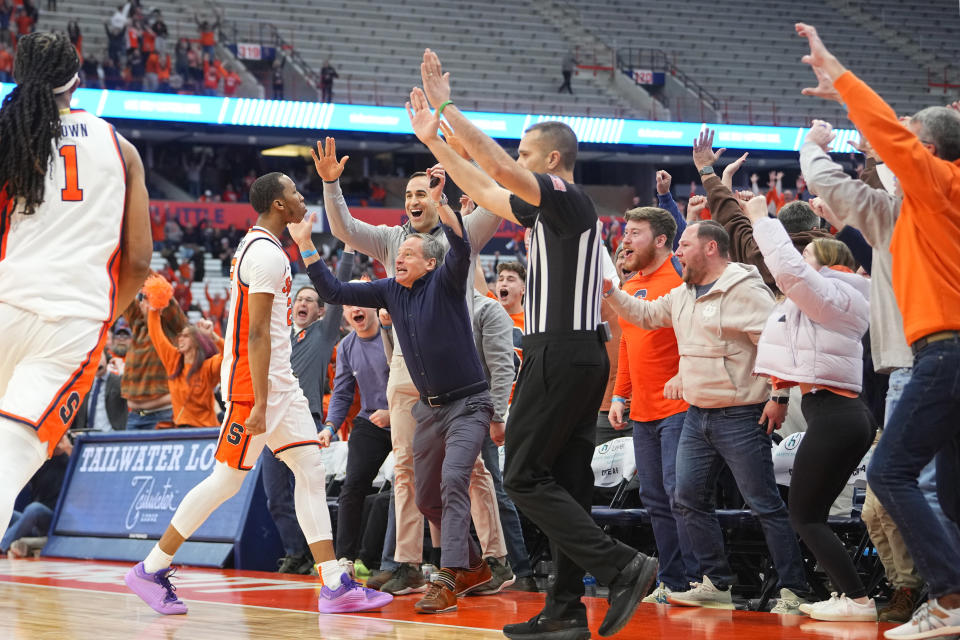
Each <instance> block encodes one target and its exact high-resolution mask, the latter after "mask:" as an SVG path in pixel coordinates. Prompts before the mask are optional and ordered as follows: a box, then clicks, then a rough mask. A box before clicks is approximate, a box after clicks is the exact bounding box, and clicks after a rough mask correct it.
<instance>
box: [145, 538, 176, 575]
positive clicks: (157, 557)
mask: <svg viewBox="0 0 960 640" xmlns="http://www.w3.org/2000/svg"><path fill="white" fill-rule="evenodd" d="M171 562H173V556H171V555H170V554H168V553H164V552H163V551H161V550H160V545H159V544H155V545H153V549H151V550H150V553H149V554H147V557H146V558H144V560H143V570H144V571H146V572H147V573H156V572H157V571H160V570H161V569H166V568H167V567H169V566H170V563H171Z"/></svg>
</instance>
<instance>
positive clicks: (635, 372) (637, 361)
mask: <svg viewBox="0 0 960 640" xmlns="http://www.w3.org/2000/svg"><path fill="white" fill-rule="evenodd" d="M679 270H680V265H679V263H677V262H676V258H674V257H672V256H671V257H670V258H668V259H667V260H665V261H664V262H663V264H662V265H660V268H658V269H657V270H656V271H654V272H653V273H650V274H646V275H644V274H643V273H637V274H636V275H635V276H633V277H632V278H630V279H629V280H627V281H626V282H625V283H623V287H622V289H623V291H625V292H626V293H629V294H630V295H632V296H633V297H635V298H641V299H643V300H656V299H657V298H659V297H661V296H663V295H664V294H666V293H668V292H669V291H670V290H671V289H673V288H674V287H676V286H677V285H679V284H681V283H682V282H683V280H682V279H681V277H680V274H679ZM619 323H620V328H621V330H622V331H623V335H622V337H621V338H620V358H619V360H618V364H617V384H616V386H615V387H614V389H613V393H614V395H617V396H621V397H623V398H632V399H631V402H630V419H631V420H636V421H637V422H650V421H652V420H662V419H663V418H666V417H669V416H672V415H674V414H677V413H682V412H683V411H686V410H687V408H688V407H689V405H688V404H687V403H686V402H684V401H683V400H668V399H666V398H664V397H663V385H665V384H666V383H667V382H668V381H669V380H670V378H672V377H673V376H675V375H677V371H678V370H679V368H680V352H679V351H678V350H677V336H676V334H674V332H673V329H672V328H670V327H667V328H664V329H655V330H653V331H649V330H647V329H641V328H640V327H638V326H636V325H634V324H630V323H629V322H627V321H626V320H624V319H623V318H620V320H619Z"/></svg>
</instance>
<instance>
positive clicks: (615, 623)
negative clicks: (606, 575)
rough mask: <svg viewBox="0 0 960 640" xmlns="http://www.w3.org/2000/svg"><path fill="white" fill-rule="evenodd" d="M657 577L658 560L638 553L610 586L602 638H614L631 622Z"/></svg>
mask: <svg viewBox="0 0 960 640" xmlns="http://www.w3.org/2000/svg"><path fill="white" fill-rule="evenodd" d="M656 577H657V559H656V558H651V557H650V556H646V555H644V554H642V553H638V554H637V555H635V556H634V557H633V560H631V561H630V563H629V564H627V566H625V567H624V568H623V569H621V570H620V573H618V574H617V577H616V578H614V579H613V581H612V582H611V583H610V584H609V585H608V586H609V589H610V595H609V596H607V602H609V603H610V608H609V609H607V615H606V616H604V618H603V622H602V623H601V624H600V635H601V636H612V635H613V634H615V633H617V632H618V631H620V630H621V629H623V628H624V627H625V626H627V622H629V621H630V617H631V616H632V615H633V613H634V612H635V611H636V610H637V603H638V602H640V599H641V598H642V597H643V596H645V595H647V592H648V591H650V587H651V586H653V581H654V580H655V579H656Z"/></svg>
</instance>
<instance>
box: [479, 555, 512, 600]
mask: <svg viewBox="0 0 960 640" xmlns="http://www.w3.org/2000/svg"><path fill="white" fill-rule="evenodd" d="M487 564H488V565H489V566H490V573H492V574H493V577H492V578H490V582H488V583H487V584H485V585H483V586H482V587H479V588H478V589H476V590H475V591H474V592H473V593H474V594H475V595H478V596H492V595H493V594H495V593H500V592H501V591H503V590H504V589H508V588H509V587H510V586H511V585H512V584H513V583H514V582H516V581H517V576H515V575H514V574H513V569H511V568H510V563H509V562H508V561H507V560H506V559H503V560H498V559H497V558H487Z"/></svg>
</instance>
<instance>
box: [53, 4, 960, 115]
mask: <svg viewBox="0 0 960 640" xmlns="http://www.w3.org/2000/svg"><path fill="white" fill-rule="evenodd" d="M71 4H72V5H73V6H72V7H71V11H70V12H69V13H68V12H64V11H60V12H56V13H54V12H46V11H44V12H42V14H41V21H40V27H41V28H45V27H53V28H61V29H62V28H65V26H66V22H67V20H68V19H76V20H77V21H78V22H79V23H80V26H81V29H82V31H83V33H84V42H85V45H84V48H85V50H86V51H87V52H88V55H89V54H91V53H92V54H94V55H97V54H99V52H101V51H102V50H103V49H105V46H106V38H105V36H104V31H103V22H104V21H105V20H106V19H107V18H109V16H110V14H111V12H112V11H113V5H112V4H111V3H110V2H107V1H106V0H80V1H78V2H74V3H71ZM557 4H558V3H557V2H547V1H546V0H523V1H520V2H513V1H511V0H492V1H491V2H488V3H485V4H484V5H483V6H482V7H480V6H475V7H464V6H462V5H461V4H460V3H458V2H456V0H441V1H440V2H438V3H435V4H434V5H432V6H431V9H430V15H429V17H427V16H424V15H423V13H422V11H421V10H420V9H419V8H418V6H417V5H416V4H415V3H412V2H410V3H408V2H407V1H406V0H402V1H399V2H391V3H383V2H379V1H378V0H357V1H355V2H352V3H350V4H349V5H348V6H343V5H342V3H338V2H335V1H334V0H318V1H317V2H310V1H308V0H284V2H282V3H277V4H273V3H271V4H268V5H264V4H263V3H258V2H254V1H253V0H221V1H220V2H219V6H220V7H221V8H222V10H223V12H224V20H225V22H227V23H231V24H232V25H234V26H236V28H237V33H238V38H239V39H241V40H242V39H244V37H245V34H250V35H249V37H250V38H251V39H254V40H255V38H256V35H255V34H258V33H259V28H260V25H261V24H262V23H264V22H269V23H273V24H275V25H276V26H277V28H278V29H279V31H280V33H281V34H282V36H283V37H284V38H285V39H286V40H287V41H288V42H290V43H292V45H293V46H294V47H295V48H296V49H297V51H298V52H299V53H300V54H301V55H302V56H303V57H304V59H306V60H307V62H308V63H309V64H310V65H311V66H312V67H313V68H314V70H315V71H316V70H319V68H320V67H321V66H322V64H323V61H324V60H325V59H327V58H329V59H330V60H331V62H332V63H333V65H334V67H335V68H336V69H337V71H338V72H339V74H340V78H339V79H338V80H337V81H336V83H335V85H334V92H335V96H334V97H335V100H336V101H340V102H352V103H355V104H383V105H396V106H399V105H401V104H403V103H404V102H405V100H406V98H407V95H408V92H409V90H410V87H411V86H413V85H414V84H416V83H417V82H418V76H417V61H418V60H419V57H420V54H421V53H422V50H423V47H424V46H433V47H434V48H435V49H437V51H438V52H439V53H440V55H441V58H442V59H443V60H444V61H445V63H446V68H447V69H448V70H450V71H451V73H452V74H453V76H454V82H455V84H454V87H455V90H456V96H457V98H458V102H460V104H461V105H462V106H463V107H464V108H467V109H475V110H482V111H507V112H521V113H522V112H538V113H557V114H562V115H570V114H578V115H595V116H625V117H638V118H646V117H649V114H648V113H642V114H641V113H635V112H634V111H633V110H632V109H631V107H630V105H629V104H627V103H626V102H625V101H624V100H623V99H622V98H621V97H620V96H619V95H618V94H616V93H615V92H614V91H612V90H611V89H610V88H609V76H608V75H607V74H605V73H603V72H600V73H597V75H596V76H595V75H594V72H593V71H588V70H580V71H578V74H577V75H576V76H575V78H574V83H573V85H574V91H576V94H574V95H572V96H571V95H568V94H558V93H557V92H556V88H557V86H558V85H559V84H560V81H561V77H560V62H561V60H562V58H563V56H564V54H565V53H566V52H567V50H568V49H570V48H571V47H574V46H576V45H578V44H583V43H585V42H588V41H589V40H590V39H591V38H592V39H593V40H594V41H596V40H599V41H602V42H606V43H607V44H609V45H610V46H612V47H639V48H652V49H660V50H663V51H665V52H666V53H667V54H668V55H669V56H670V58H671V59H672V60H673V62H674V64H675V65H676V66H677V68H679V69H680V70H681V71H683V72H684V73H685V74H687V75H688V76H690V77H691V78H693V79H694V80H695V81H696V82H698V83H699V84H700V85H702V86H703V87H704V88H705V89H707V90H708V91H710V92H711V93H712V94H713V95H714V96H716V97H717V98H718V99H719V100H720V113H721V119H722V120H725V121H727V122H734V123H747V124H781V125H803V124H806V122H807V120H808V119H809V118H810V117H811V114H815V115H818V116H820V117H823V118H826V119H831V120H833V121H835V122H840V123H842V122H844V121H845V120H846V118H845V114H844V112H843V109H842V108H841V107H839V106H835V105H831V104H827V103H823V102H818V101H816V100H815V99H812V98H807V97H804V96H802V95H800V89H801V88H802V87H804V86H808V85H810V84H811V82H812V80H813V76H812V74H811V73H810V72H809V70H808V69H807V68H806V67H805V66H803V65H801V64H800V63H799V58H800V56H801V55H802V54H803V51H804V47H803V43H802V42H801V41H800V40H799V39H798V38H796V36H795V35H794V34H793V26H792V25H793V23H794V22H795V21H798V20H803V21H806V22H809V23H811V24H814V25H816V26H817V27H818V28H819V29H820V31H821V33H822V35H823V36H824V39H825V40H826V41H827V42H828V43H829V45H830V46H831V48H832V49H833V50H834V51H835V52H836V53H837V54H838V55H839V56H840V57H841V59H843V60H844V62H846V63H847V64H848V65H849V66H850V68H852V69H854V70H855V71H856V72H857V73H858V74H859V75H861V76H862V77H863V78H864V79H865V80H867V81H868V82H869V83H870V84H871V86H874V87H875V88H877V90H878V91H879V92H880V93H881V94H882V95H883V96H884V98H886V99H887V100H888V101H889V102H890V103H891V104H892V105H893V107H894V108H895V109H897V110H898V111H901V112H904V113H909V112H912V111H915V110H917V109H919V108H921V107H923V106H926V105H927V104H929V103H931V102H936V101H937V99H936V98H935V97H933V96H929V93H930V91H929V87H928V86H927V75H928V71H930V72H931V73H933V74H934V76H937V75H940V76H942V69H943V66H944V64H945V62H948V61H951V60H955V59H956V58H957V56H958V54H960V44H958V43H960V34H958V31H957V28H956V21H953V22H951V21H949V20H938V16H944V15H949V14H950V13H952V12H953V11H955V10H956V7H955V6H953V7H951V6H949V5H950V4H951V3H950V2H949V0H936V1H935V2H933V3H932V4H931V3H907V4H903V3H899V2H897V0H880V1H879V2H871V3H869V4H867V3H861V2H840V1H839V0H836V1H835V2H827V3H813V4H809V3H808V4H805V5H796V4H795V3H791V2H789V1H788V0H773V1H763V0H745V1H744V2H743V3H740V4H739V5H738V11H737V12H736V13H731V12H728V11H724V10H722V8H721V7H720V6H719V5H717V3H715V2H709V1H708V0H692V1H691V2H687V3H683V4H682V5H676V4H674V5H664V4H662V3H655V2H649V1H640V2H636V1H635V0H602V1H599V2H598V1H595V0H569V1H568V2H560V3H559V4H561V5H563V6H565V7H573V8H574V9H576V10H578V11H579V18H580V23H581V31H582V32H583V34H584V38H583V40H579V41H578V42H573V43H571V42H568V41H567V40H566V39H565V38H564V35H563V34H562V33H561V31H560V30H559V29H558V28H556V27H554V26H553V25H552V23H550V22H549V21H548V20H546V19H545V17H544V16H545V15H546V12H549V11H551V9H552V7H553V6H554V5H557ZM150 6H151V7H156V8H159V9H161V10H162V11H163V13H164V19H165V20H166V22H167V25H168V28H169V30H170V34H171V41H175V40H176V38H179V37H196V35H197V34H196V26H195V24H194V22H193V12H194V11H195V10H196V8H195V7H193V6H191V5H190V4H189V3H185V2H183V1H182V0H159V1H155V2H151V3H150ZM204 9H205V10H206V11H207V12H209V10H208V9H207V8H206V7H204ZM565 15H567V16H570V15H571V12H566V14H565ZM572 15H574V16H576V15H577V11H574V12H573V13H572ZM758 17H759V18H760V20H759V21H757V18H758ZM865 24H866V25H868V26H864V25H865ZM920 25H922V29H921V27H920ZM410 33H422V37H419V38H416V39H411V38H410V37H409V36H408V35H407V34H410ZM919 33H922V34H923V35H922V37H921V36H919V35H917V34H919ZM771 34H774V35H776V34H779V35H780V37H779V38H777V37H770V35H771ZM694 99H695V98H693V97H691V100H694ZM668 106H669V105H668Z"/></svg>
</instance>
